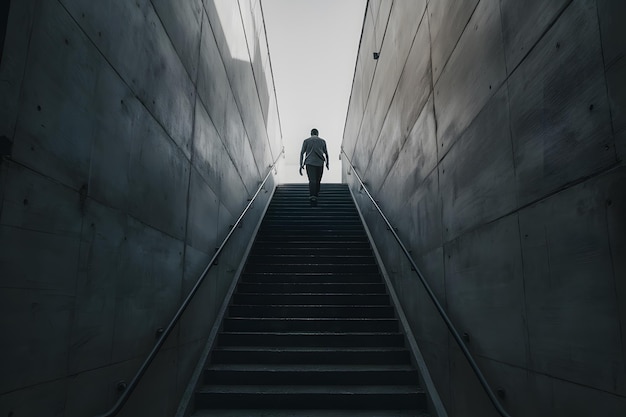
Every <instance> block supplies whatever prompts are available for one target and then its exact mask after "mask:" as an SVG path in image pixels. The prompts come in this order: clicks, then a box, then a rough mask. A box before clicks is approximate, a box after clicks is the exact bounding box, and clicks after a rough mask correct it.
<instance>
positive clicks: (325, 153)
mask: <svg viewBox="0 0 626 417" xmlns="http://www.w3.org/2000/svg"><path fill="white" fill-rule="evenodd" d="M324 155H326V169H330V168H329V167H328V151H327V150H326V142H324Z"/></svg>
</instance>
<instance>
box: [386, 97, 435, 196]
mask: <svg viewBox="0 0 626 417" xmlns="http://www.w3.org/2000/svg"><path fill="white" fill-rule="evenodd" d="M435 129H436V127H435V114H434V108H433V101H432V96H431V97H430V99H429V100H428V102H427V104H426V105H425V106H424V107H423V109H422V112H421V114H420V115H419V118H418V119H417V121H416V122H415V124H414V125H413V127H412V129H411V131H410V132H409V135H408V137H407V138H406V141H405V142H404V144H403V146H402V148H401V150H400V153H399V155H398V159H397V161H396V163H395V165H394V166H393V168H392V169H391V171H390V172H389V174H388V176H387V178H386V180H385V185H384V186H383V188H382V190H381V192H382V193H384V194H385V195H387V197H386V198H390V199H392V200H393V198H392V197H393V195H394V194H396V193H397V192H400V194H401V195H405V196H408V195H411V194H412V193H413V192H414V191H415V190H416V189H417V188H418V187H419V185H420V184H421V183H422V182H423V181H424V180H425V179H426V177H427V176H429V175H430V173H431V172H432V170H433V169H435V167H436V166H437V139H436V133H435Z"/></svg>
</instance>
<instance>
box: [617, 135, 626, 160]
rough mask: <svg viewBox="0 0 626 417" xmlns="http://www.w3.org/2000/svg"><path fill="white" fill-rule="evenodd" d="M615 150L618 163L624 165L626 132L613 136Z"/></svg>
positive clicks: (625, 158)
mask: <svg viewBox="0 0 626 417" xmlns="http://www.w3.org/2000/svg"><path fill="white" fill-rule="evenodd" d="M615 148H616V150H617V160H618V162H620V163H621V164H622V165H624V162H625V161H626V130H623V131H622V132H620V133H617V134H616V135H615Z"/></svg>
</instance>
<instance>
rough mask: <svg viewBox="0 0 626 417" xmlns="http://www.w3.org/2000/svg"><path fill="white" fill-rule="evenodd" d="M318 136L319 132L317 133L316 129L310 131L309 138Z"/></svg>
mask: <svg viewBox="0 0 626 417" xmlns="http://www.w3.org/2000/svg"><path fill="white" fill-rule="evenodd" d="M319 134H320V132H318V131H317V129H311V136H317V135H319Z"/></svg>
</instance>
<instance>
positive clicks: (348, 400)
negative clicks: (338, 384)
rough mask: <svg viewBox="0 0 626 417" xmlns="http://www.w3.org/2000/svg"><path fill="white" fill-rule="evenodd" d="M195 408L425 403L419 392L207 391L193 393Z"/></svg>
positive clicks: (371, 406) (363, 407) (362, 407)
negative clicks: (374, 393) (235, 405)
mask: <svg viewBox="0 0 626 417" xmlns="http://www.w3.org/2000/svg"><path fill="white" fill-rule="evenodd" d="M195 401H196V406H197V407H198V408H214V409H215V408H228V407H232V405H233V404H237V407H240V408H246V409H263V408H273V409H340V410H347V409H359V410H384V409H395V410H399V409H414V408H422V407H425V406H426V399H425V396H424V395H423V394H377V395H372V394H340V393H337V394H292V395H289V394H247V393H246V394H243V393H242V394H231V393H229V394H208V393H199V394H197V395H196V399H195Z"/></svg>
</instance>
